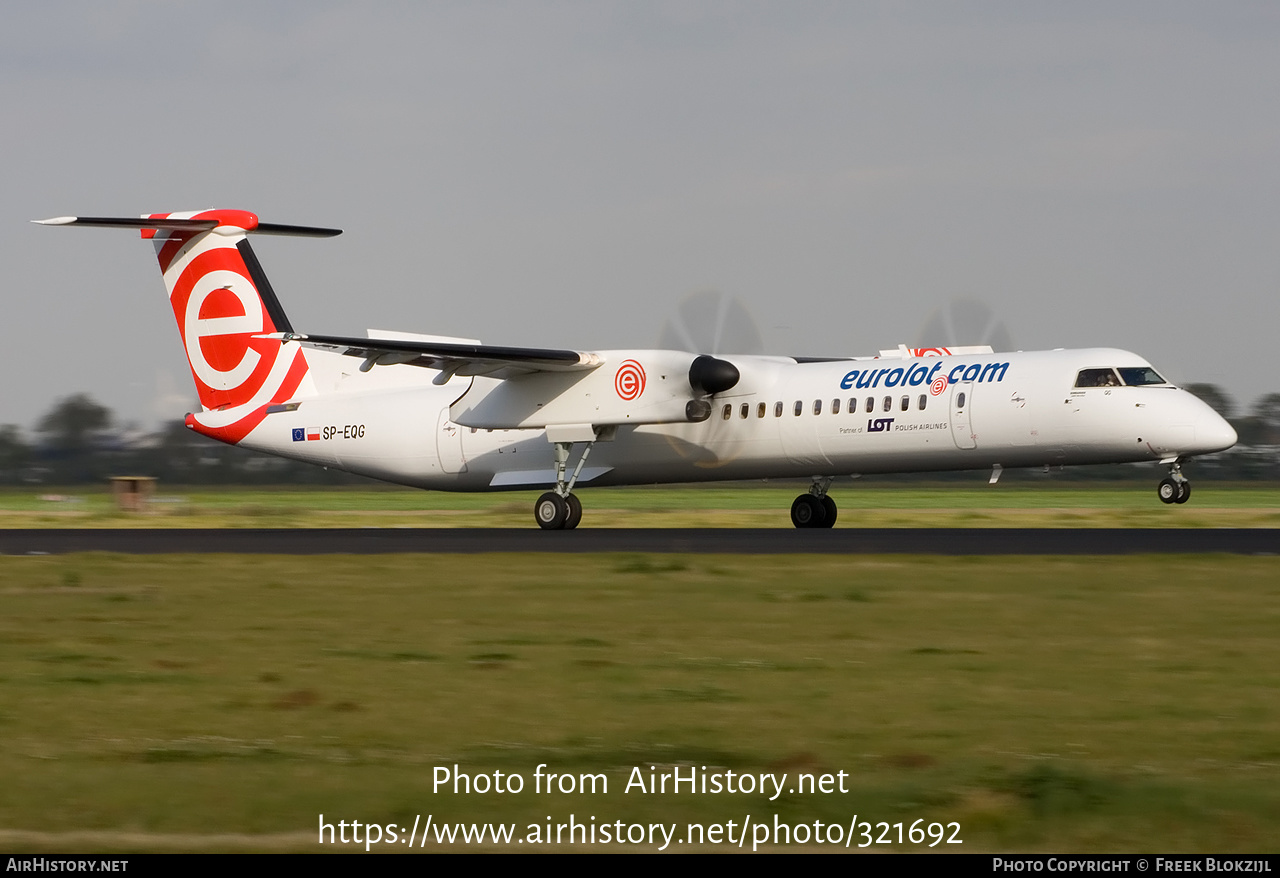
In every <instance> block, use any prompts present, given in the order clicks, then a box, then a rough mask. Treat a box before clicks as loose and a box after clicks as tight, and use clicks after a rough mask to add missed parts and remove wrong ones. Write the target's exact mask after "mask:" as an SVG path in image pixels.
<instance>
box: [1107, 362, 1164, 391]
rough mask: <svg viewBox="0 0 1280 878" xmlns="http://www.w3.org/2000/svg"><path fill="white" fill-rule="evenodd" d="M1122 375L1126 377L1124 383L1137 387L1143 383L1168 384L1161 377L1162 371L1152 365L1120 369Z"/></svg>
mask: <svg viewBox="0 0 1280 878" xmlns="http://www.w3.org/2000/svg"><path fill="white" fill-rule="evenodd" d="M1118 371H1119V372H1120V377H1121V378H1123V379H1124V383H1125V384H1128V385H1129V386H1130V387H1137V386H1141V385H1143V384H1168V383H1169V382H1168V381H1165V380H1164V379H1163V378H1161V377H1160V373H1159V372H1157V371H1156V370H1155V369H1152V368H1151V367H1150V366H1140V367H1138V368H1136V369H1120V370H1118Z"/></svg>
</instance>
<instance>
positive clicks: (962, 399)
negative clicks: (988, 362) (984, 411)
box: [951, 381, 978, 450]
mask: <svg viewBox="0 0 1280 878" xmlns="http://www.w3.org/2000/svg"><path fill="white" fill-rule="evenodd" d="M973 386H974V385H973V382H972V381H957V382H955V383H953V384H952V385H951V438H952V439H954V440H955V443H956V447H957V448H963V449H965V450H968V449H971V448H977V447H978V437H977V434H976V433H975V432H974V431H973V424H972V421H971V419H970V412H971V410H972V409H973Z"/></svg>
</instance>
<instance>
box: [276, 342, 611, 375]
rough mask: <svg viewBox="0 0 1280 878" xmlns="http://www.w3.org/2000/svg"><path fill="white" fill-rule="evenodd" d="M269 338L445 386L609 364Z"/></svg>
mask: <svg viewBox="0 0 1280 878" xmlns="http://www.w3.org/2000/svg"><path fill="white" fill-rule="evenodd" d="M269 337H270V338H276V339H279V340H280V341H296V342H298V343H299V344H301V345H304V346H305V347H310V348H315V349H317V350H321V351H332V352H333V353H338V354H342V355H343V356H347V357H359V358H360V359H362V360H364V363H363V364H362V365H361V367H360V368H361V370H363V371H366V372H367V371H368V370H369V369H371V368H373V367H374V366H390V365H395V364H399V363H403V364H405V365H409V366H421V367H423V368H425V369H439V370H440V372H441V375H443V376H445V381H447V380H448V379H449V377H452V376H453V375H464V376H468V375H486V376H489V377H491V378H503V379H505V378H514V377H515V376H517V375H527V374H529V373H531V372H586V371H590V370H591V369H594V368H596V367H597V366H599V365H600V364H601V363H602V362H604V360H603V359H602V358H601V357H600V356H599V355H597V354H593V353H590V352H588V351H563V350H552V349H547V348H509V347H502V346H499V345H481V344H450V343H447V342H435V341H417V340H411V339H386V338H346V337H343V336H337V335H299V334H296V333H274V334H272V335H271V336H269ZM438 383H444V382H443V381H438Z"/></svg>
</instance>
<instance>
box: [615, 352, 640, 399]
mask: <svg viewBox="0 0 1280 878" xmlns="http://www.w3.org/2000/svg"><path fill="white" fill-rule="evenodd" d="M613 389H614V390H616V391H617V392H618V396H620V397H622V398H623V399H624V400H626V401H627V402H630V401H631V400H633V399H635V398H636V397H638V396H639V395H640V394H642V393H644V366H641V365H640V364H639V363H638V362H636V361H635V360H624V361H623V363H622V365H621V366H619V367H618V373H617V374H616V375H614V376H613Z"/></svg>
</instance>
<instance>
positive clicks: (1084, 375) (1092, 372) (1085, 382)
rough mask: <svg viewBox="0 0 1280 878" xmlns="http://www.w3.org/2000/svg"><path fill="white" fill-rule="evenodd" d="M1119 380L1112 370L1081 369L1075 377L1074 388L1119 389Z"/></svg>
mask: <svg viewBox="0 0 1280 878" xmlns="http://www.w3.org/2000/svg"><path fill="white" fill-rule="evenodd" d="M1119 386H1120V379H1119V378H1117V377H1116V373H1115V370H1114V369H1081V370H1080V374H1078V375H1076V387H1119Z"/></svg>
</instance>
